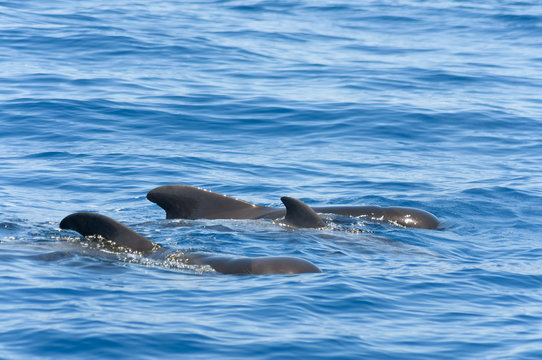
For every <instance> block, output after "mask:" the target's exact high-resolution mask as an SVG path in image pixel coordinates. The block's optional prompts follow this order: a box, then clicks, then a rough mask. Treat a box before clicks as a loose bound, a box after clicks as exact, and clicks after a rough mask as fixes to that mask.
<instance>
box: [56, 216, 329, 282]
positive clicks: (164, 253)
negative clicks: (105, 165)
mask: <svg viewBox="0 0 542 360" xmlns="http://www.w3.org/2000/svg"><path fill="white" fill-rule="evenodd" d="M294 221H295V219H294ZM60 228H61V229H63V230H73V231H76V232H78V233H79V234H80V235H82V236H84V237H87V238H91V239H92V238H99V239H102V240H105V241H106V244H108V245H109V248H110V249H115V250H128V251H132V252H137V253H141V254H142V255H144V256H149V257H154V258H156V257H162V258H164V259H175V260H176V261H182V262H183V263H184V264H188V265H209V266H210V267H211V268H213V269H214V270H215V271H217V272H219V273H222V274H238V275H242V274H254V275H261V274H301V273H320V272H322V271H321V270H320V269H319V268H318V267H317V266H316V265H314V264H313V263H311V262H309V261H307V260H303V259H299V258H294V257H288V256H265V257H254V258H250V257H239V258H238V257H229V256H217V255H210V254H202V253H196V252H193V253H192V252H175V251H174V250H171V249H167V248H165V247H162V246H161V245H159V244H157V243H154V242H152V241H150V240H149V239H147V238H145V237H144V236H142V235H141V234H138V233H137V232H135V231H134V230H132V229H130V228H129V227H127V226H126V225H124V224H122V223H120V222H118V221H116V220H114V219H112V218H110V217H107V216H105V215H101V214H97V213H90V212H78V213H73V214H70V215H68V216H66V217H65V218H64V219H62V220H61V221H60Z"/></svg>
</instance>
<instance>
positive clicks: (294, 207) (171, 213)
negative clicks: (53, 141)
mask: <svg viewBox="0 0 542 360" xmlns="http://www.w3.org/2000/svg"><path fill="white" fill-rule="evenodd" d="M147 199H149V200H150V201H152V202H153V203H156V204H157V205H158V206H160V207H161V208H162V209H164V210H165V211H166V218H167V219H279V218H282V217H285V220H286V222H289V223H290V224H292V225H295V226H298V227H323V226H324V225H323V222H319V221H318V220H317V219H316V218H315V217H314V216H317V215H315V214H316V213H323V214H338V215H345V216H360V217H364V218H367V219H369V220H373V221H385V222H389V223H392V224H397V225H401V226H406V227H415V228H424V229H436V228H437V227H438V226H439V220H438V219H437V218H436V217H435V216H434V215H433V214H431V213H429V212H427V211H424V210H420V209H414V208H409V207H379V206H327V207H308V206H307V205H306V204H304V203H303V202H301V201H300V200H297V199H293V198H287V197H284V198H282V199H281V200H282V201H283V203H284V205H285V206H286V209H276V208H271V207H266V206H259V205H255V204H251V203H249V202H246V201H243V200H238V199H235V198H232V197H229V196H226V195H222V194H218V193H215V192H212V191H208V190H203V189H200V188H196V187H193V186H188V185H164V186H159V187H157V188H155V189H153V190H151V191H149V192H148V194H147ZM293 200H295V201H293ZM300 203H301V204H300ZM303 205H304V206H303ZM307 208H309V209H311V210H312V213H311V211H310V210H309V209H307ZM291 211H293V212H294V213H295V215H291V214H290V215H289V214H288V212H291ZM300 211H302V212H304V214H305V215H303V216H300V215H299V214H300V213H299V212H300ZM318 218H319V217H318ZM320 221H322V220H321V219H320Z"/></svg>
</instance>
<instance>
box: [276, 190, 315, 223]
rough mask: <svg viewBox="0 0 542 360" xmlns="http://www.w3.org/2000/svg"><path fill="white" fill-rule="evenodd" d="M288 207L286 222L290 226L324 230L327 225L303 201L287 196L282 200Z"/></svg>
mask: <svg viewBox="0 0 542 360" xmlns="http://www.w3.org/2000/svg"><path fill="white" fill-rule="evenodd" d="M280 200H281V201H282V203H283V204H284V206H286V216H285V218H284V219H285V220H286V223H287V224H288V225H293V226H297V227H304V228H322V227H325V226H326V224H325V223H324V221H323V220H322V218H320V216H318V214H317V213H316V212H315V211H314V210H313V209H312V208H311V207H309V206H308V205H307V204H305V203H304V202H303V201H301V200H299V199H295V198H291V197H287V196H283V197H281V198H280Z"/></svg>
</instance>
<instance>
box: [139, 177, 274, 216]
mask: <svg viewBox="0 0 542 360" xmlns="http://www.w3.org/2000/svg"><path fill="white" fill-rule="evenodd" d="M147 199H149V200H150V201H152V202H153V203H156V204H157V205H158V206H160V207H161V208H162V209H164V210H165V211H166V218H167V219H250V218H256V217H258V216H261V215H264V214H265V213H267V212H269V211H270V209H269V208H266V207H263V206H258V205H254V204H251V203H249V202H246V201H243V200H238V199H234V198H232V197H229V196H226V195H222V194H218V193H215V192H212V191H208V190H203V189H200V188H196V187H193V186H188V185H164V186H160V187H157V188H155V189H152V190H151V191H149V192H148V194H147Z"/></svg>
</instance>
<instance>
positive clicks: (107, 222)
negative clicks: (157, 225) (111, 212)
mask: <svg viewBox="0 0 542 360" xmlns="http://www.w3.org/2000/svg"><path fill="white" fill-rule="evenodd" d="M60 228H61V229H69V230H75V231H77V232H78V233H79V234H81V235H83V236H93V235H99V236H101V237H103V238H104V239H107V240H110V241H112V242H114V243H115V245H117V246H122V247H125V248H128V249H131V250H134V251H141V252H147V251H151V250H152V249H154V247H155V246H156V244H155V243H153V242H152V241H150V240H148V239H147V238H145V237H143V236H141V235H139V234H138V233H136V232H135V231H133V230H132V229H130V228H129V227H127V226H124V225H122V224H121V223H119V222H117V221H115V220H113V219H111V218H108V217H107V216H103V215H100V214H94V213H88V212H80V213H75V214H71V215H68V216H66V217H65V218H64V219H62V221H61V222H60Z"/></svg>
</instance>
